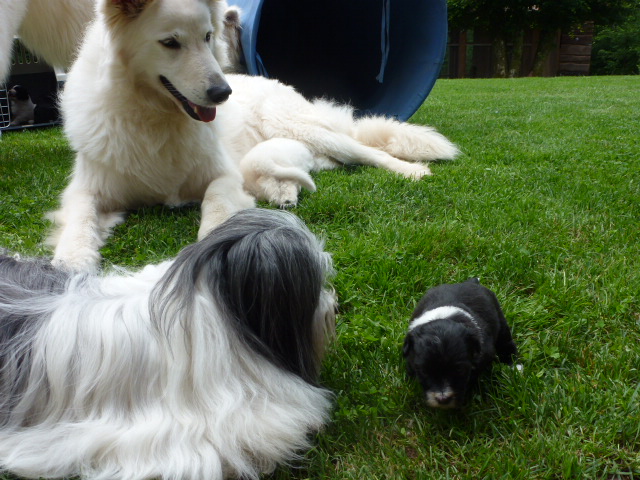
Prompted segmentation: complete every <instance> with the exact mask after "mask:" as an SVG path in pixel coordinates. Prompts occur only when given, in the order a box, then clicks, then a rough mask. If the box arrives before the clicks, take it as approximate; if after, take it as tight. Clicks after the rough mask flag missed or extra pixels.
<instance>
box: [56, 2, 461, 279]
mask: <svg viewBox="0 0 640 480" xmlns="http://www.w3.org/2000/svg"><path fill="white" fill-rule="evenodd" d="M225 12H226V13H227V15H225ZM237 13H238V12H237V9H228V7H227V5H226V3H225V2H224V1H223V0H99V2H98V16H97V18H96V20H95V22H94V23H93V24H92V25H91V27H90V28H89V29H88V31H87V35H86V38H85V41H84V43H83V46H82V49H81V51H80V54H79V56H78V59H77V61H76V62H75V64H74V66H73V68H72V69H71V71H70V72H69V75H68V80H67V85H66V88H65V91H64V94H63V97H62V109H63V116H64V120H65V132H66V134H67V137H68V138H69V141H70V143H71V145H72V147H73V148H74V149H75V150H76V152H77V156H76V162H75V167H74V172H73V176H72V179H71V182H70V184H69V186H68V187H67V188H66V190H65V192H64V194H63V196H62V205H61V208H60V210H59V211H58V212H56V213H55V214H54V221H55V222H56V224H57V225H58V228H57V231H56V232H54V235H53V236H52V244H53V245H54V246H55V255H54V262H55V263H56V264H57V265H65V266H67V267H68V268H71V269H74V270H92V269H95V268H96V267H97V265H98V263H99V258H100V256H99V253H98V249H99V248H100V247H101V246H102V244H103V243H104V241H105V239H106V237H107V236H108V233H109V231H110V229H111V227H112V226H113V225H114V224H116V223H117V222H118V221H119V220H120V219H121V218H122V216H121V214H119V213H118V212H121V211H125V210H127V209H130V208H134V207H138V206H141V205H148V204H156V203H164V204H168V205H178V204H182V203H185V202H191V201H202V220H201V225H200V230H199V235H198V238H202V237H203V236H204V235H205V234H206V233H207V232H208V231H209V230H210V229H211V228H213V227H214V226H215V225H217V224H218V223H220V222H221V221H223V220H224V219H225V218H227V217H228V216H229V215H230V214H232V213H233V212H235V211H238V210H240V209H243V208H246V207H249V206H252V205H253V204H254V200H253V197H251V196H250V195H248V194H247V193H246V191H248V192H250V193H251V194H252V195H253V196H254V197H257V198H259V199H266V200H268V201H270V202H272V203H274V204H277V205H291V204H295V203H296V201H297V193H298V191H299V189H300V188H301V187H305V188H309V189H311V190H313V188H314V184H313V181H312V179H311V178H310V176H309V172H310V171H313V170H319V169H325V168H333V167H335V166H336V165H337V164H362V165H371V166H376V167H381V168H385V169H388V170H391V171H394V172H398V173H400V174H402V175H404V176H406V177H410V178H414V179H417V178H420V177H422V176H423V175H428V174H429V173H430V172H429V168H428V167H427V166H426V165H425V164H422V163H415V162H420V161H428V160H434V159H449V158H453V157H454V156H455V155H456V154H457V153H458V150H457V148H456V147H455V146H454V145H453V144H451V143H450V142H449V141H448V140H447V139H446V138H445V137H443V136H442V135H440V134H439V133H437V132H435V131H434V130H433V129H432V128H429V127H422V126H416V125H409V124H404V123H400V122H397V121H395V120H391V119H386V118H380V117H367V118H362V119H355V118H354V115H353V110H352V109H351V108H350V107H348V106H339V105H336V104H334V103H331V102H328V101H325V100H316V101H314V102H309V101H307V100H306V99H305V98H304V97H303V96H302V95H300V94H299V93H297V92H296V91H295V90H294V89H293V88H292V87H289V86H286V85H283V84H281V83H280V82H278V81H275V80H269V79H266V78H262V77H250V76H246V75H227V77H226V80H225V77H224V76H223V74H222V69H226V68H231V66H230V65H229V58H230V56H231V58H235V57H234V52H233V49H234V48H236V49H237V45H236V42H234V41H233V38H235V36H237V32H238V30H237V25H236V24H237V22H238V18H239V17H238V14H237ZM229 45H231V47H230V48H229ZM230 50H231V55H230ZM236 53H237V52H236ZM236 61H237V60H236ZM226 82H228V84H229V85H230V87H231V89H232V90H233V94H232V95H231V96H230V98H229V99H228V100H227V101H225V100H226V98H227V96H228V94H229V90H225V85H226ZM212 91H213V92H214V93H215V92H217V93H216V94H215V95H213V96H212V94H211V92H212ZM220 92H222V93H220ZM225 92H226V94H224V93H225ZM222 102H224V103H223V104H221V103H222ZM216 107H217V108H216ZM216 115H217V117H216ZM214 117H215V120H214ZM245 157H246V158H245ZM285 167H286V168H285ZM240 169H242V171H243V173H244V179H243V175H242V174H241V173H240ZM243 182H244V190H243Z"/></svg>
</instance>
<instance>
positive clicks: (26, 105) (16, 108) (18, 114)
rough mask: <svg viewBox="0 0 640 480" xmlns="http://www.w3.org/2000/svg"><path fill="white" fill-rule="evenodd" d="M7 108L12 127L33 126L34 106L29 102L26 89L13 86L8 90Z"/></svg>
mask: <svg viewBox="0 0 640 480" xmlns="http://www.w3.org/2000/svg"><path fill="white" fill-rule="evenodd" d="M9 106H10V107H11V125H12V126H20V125H33V119H34V112H35V108H36V106H35V105H34V103H33V102H32V101H31V97H30V96H29V91H28V90H27V88H26V87H23V86H22V85H14V86H13V87H12V88H11V89H10V90H9Z"/></svg>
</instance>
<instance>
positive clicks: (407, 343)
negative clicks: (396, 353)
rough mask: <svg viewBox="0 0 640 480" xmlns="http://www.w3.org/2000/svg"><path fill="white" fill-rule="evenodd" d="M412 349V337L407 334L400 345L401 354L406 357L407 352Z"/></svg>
mask: <svg viewBox="0 0 640 480" xmlns="http://www.w3.org/2000/svg"><path fill="white" fill-rule="evenodd" d="M412 350H413V337H412V336H411V335H410V334H409V335H407V336H406V337H405V339H404V344H403V345H402V355H403V356H404V357H405V358H407V356H409V353H411V351H412Z"/></svg>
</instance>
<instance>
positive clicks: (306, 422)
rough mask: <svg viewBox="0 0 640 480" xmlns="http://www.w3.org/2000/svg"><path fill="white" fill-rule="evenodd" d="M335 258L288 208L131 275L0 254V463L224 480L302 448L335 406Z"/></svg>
mask: <svg viewBox="0 0 640 480" xmlns="http://www.w3.org/2000/svg"><path fill="white" fill-rule="evenodd" d="M331 268H332V267H331V258H330V256H329V254H327V253H325V252H324V251H323V249H322V245H321V243H320V242H319V241H318V240H317V239H316V238H315V237H314V236H313V235H312V234H311V232H310V231H309V230H308V229H307V228H306V227H305V226H304V225H303V224H302V222H300V221H299V220H298V219H297V218H296V217H295V216H293V215H292V214H289V213H286V212H280V211H273V210H258V209H249V210H244V211H241V212H239V213H237V214H236V215H235V216H233V217H231V218H230V219H229V220H227V221H226V222H224V223H223V224H221V225H220V226H219V227H217V228H216V229H214V230H213V231H212V232H211V233H210V234H209V235H208V236H206V237H205V238H204V239H203V240H202V241H200V242H198V243H196V244H194V245H191V246H189V247H187V248H185V249H184V250H182V251H181V252H180V253H179V254H178V256H177V257H176V258H175V260H172V261H168V262H164V263H162V264H159V265H151V266H148V267H146V268H144V269H143V270H141V271H138V272H127V271H122V270H120V271H116V272H114V273H111V274H106V275H89V274H75V273H69V272H66V271H62V270H57V269H55V268H53V267H52V266H51V264H50V263H47V262H46V261H44V260H42V259H40V260H19V259H15V258H13V257H8V256H0V469H1V470H9V471H12V472H14V473H15V474H17V475H19V476H22V477H28V478H39V477H46V478H61V477H72V476H80V477H82V478H85V479H107V478H109V479H115V478H118V479H151V478H153V479H181V480H202V479H209V480H221V479H226V478H258V477H259V475H260V474H261V473H264V472H270V471H272V470H273V469H274V468H275V466H276V465H277V464H278V463H283V462H287V461H289V460H291V459H294V458H297V455H298V453H297V452H298V450H299V449H303V448H306V447H308V446H309V440H310V439H309V434H311V433H313V432H315V431H317V430H318V429H320V428H321V427H322V426H323V425H324V424H325V423H326V422H327V421H328V419H329V412H330V408H331V405H332V395H331V393H330V392H329V391H327V390H325V389H323V388H321V387H319V386H318V385H317V383H316V381H317V375H318V369H319V366H320V359H321V358H322V355H323V352H324V350H325V345H326V342H327V340H328V339H330V338H331V335H332V333H333V329H334V324H335V317H334V315H335V297H334V295H333V293H332V291H330V290H328V289H327V285H326V279H327V275H328V274H329V273H330V272H331Z"/></svg>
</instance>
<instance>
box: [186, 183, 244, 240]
mask: <svg viewBox="0 0 640 480" xmlns="http://www.w3.org/2000/svg"><path fill="white" fill-rule="evenodd" d="M254 206H255V201H254V199H253V197H251V195H249V194H248V193H246V192H245V191H244V190H243V189H242V177H241V175H240V173H239V172H233V173H230V174H228V175H224V176H222V177H219V178H217V179H215V180H214V181H213V182H211V183H210V184H209V186H208V187H207V191H206V192H205V194H204V198H203V200H202V218H201V220H200V229H199V230H198V240H202V239H203V238H204V237H205V236H206V235H207V234H208V233H209V232H210V231H211V230H213V229H214V228H215V227H217V226H218V225H220V224H221V223H222V222H224V221H225V220H226V219H227V218H229V217H230V216H231V215H233V214H234V213H236V212H239V211H240V210H244V209H245V208H251V207H254Z"/></svg>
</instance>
